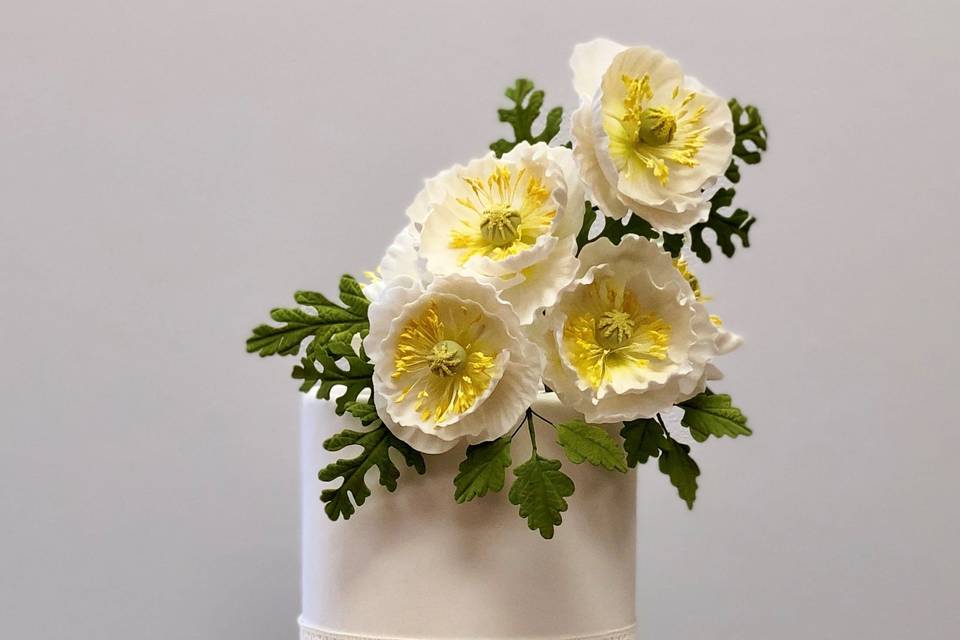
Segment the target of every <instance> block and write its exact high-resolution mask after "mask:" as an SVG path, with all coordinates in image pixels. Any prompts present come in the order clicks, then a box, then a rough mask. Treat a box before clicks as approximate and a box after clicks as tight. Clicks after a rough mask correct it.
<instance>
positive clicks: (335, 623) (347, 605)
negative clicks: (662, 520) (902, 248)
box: [301, 395, 636, 640]
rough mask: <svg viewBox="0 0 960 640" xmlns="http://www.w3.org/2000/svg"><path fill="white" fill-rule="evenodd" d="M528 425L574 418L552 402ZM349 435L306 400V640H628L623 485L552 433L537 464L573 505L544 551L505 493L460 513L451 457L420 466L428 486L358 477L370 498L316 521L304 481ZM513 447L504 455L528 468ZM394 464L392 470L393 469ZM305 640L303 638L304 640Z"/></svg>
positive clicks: (522, 440) (317, 507) (629, 532)
mask: <svg viewBox="0 0 960 640" xmlns="http://www.w3.org/2000/svg"><path fill="white" fill-rule="evenodd" d="M535 409H536V410H537V412H539V413H541V414H543V415H544V416H546V417H548V418H550V419H552V420H554V421H558V420H564V419H568V418H570V417H573V414H572V413H571V412H570V411H568V410H567V409H565V408H564V407H562V406H561V405H560V404H559V403H558V402H557V401H556V399H555V397H554V396H552V395H545V396H542V397H541V398H540V399H539V400H538V402H537V404H536V405H535ZM343 428H352V429H360V427H359V423H358V422H357V421H356V419H354V418H352V417H351V416H345V417H342V416H337V415H335V413H334V412H333V405H332V403H329V402H327V401H324V400H317V399H315V398H312V397H305V399H304V401H303V406H302V413H301V446H302V455H301V459H302V469H301V471H302V482H303V487H302V491H303V496H302V509H303V513H302V516H303V539H302V548H303V614H302V617H301V624H302V625H303V629H304V631H303V632H302V633H306V634H307V635H306V637H308V638H313V637H318V638H324V637H330V638H337V637H344V638H352V637H368V638H390V639H392V638H421V639H433V638H438V639H439V638H476V639H479V638H488V639H506V638H509V639H511V640H512V639H520V638H538V639H550V638H557V639H559V638H566V639H569V638H616V639H620V638H627V637H633V635H632V634H633V632H632V628H633V625H634V623H635V605H634V593H635V591H634V574H635V548H636V545H635V539H636V475H635V474H634V472H632V471H631V472H630V473H627V474H620V473H616V472H611V471H606V470H604V469H598V468H595V467H593V466H591V465H589V464H587V463H584V464H581V465H574V464H572V463H570V462H569V461H566V459H565V458H564V457H563V454H562V452H561V451H560V450H559V448H558V447H557V446H556V444H555V442H554V436H553V434H552V433H551V432H552V429H551V427H549V426H548V425H546V424H544V423H539V424H538V427H537V435H538V439H537V444H538V447H539V449H540V453H541V455H545V456H549V457H554V458H559V459H561V460H563V461H564V465H563V468H564V471H565V472H566V473H567V474H568V475H569V476H570V477H571V478H572V479H573V480H574V483H575V484H576V492H575V494H574V495H573V496H572V497H571V498H568V502H569V505H570V506H569V509H568V511H566V512H565V513H564V514H563V524H562V525H560V526H559V527H557V530H556V535H555V537H554V539H553V540H543V539H542V538H541V537H540V535H539V534H538V533H537V532H535V531H530V530H529V529H528V528H527V526H526V522H525V521H524V520H522V519H521V518H520V517H519V515H518V513H517V507H515V506H513V505H511V504H510V503H509V502H508V501H507V497H506V492H507V490H508V489H509V482H510V480H511V479H512V474H511V477H510V478H508V484H507V487H505V488H504V490H503V492H501V493H498V494H488V495H487V496H486V497H484V498H479V499H477V500H474V501H473V502H470V503H467V504H457V503H456V502H455V501H454V499H453V490H454V487H453V477H454V476H455V475H456V473H457V465H458V464H459V462H460V461H461V460H462V459H463V450H462V448H457V449H455V450H454V451H452V452H449V453H447V454H442V455H439V456H427V468H428V473H427V475H425V476H419V475H417V474H416V473H415V472H414V471H413V470H412V469H407V468H404V469H403V475H402V477H401V478H400V481H399V487H398V489H397V491H396V492H395V493H394V494H393V495H389V494H387V492H386V490H385V489H384V488H383V487H381V486H379V485H378V484H376V482H377V481H376V472H372V473H371V474H370V475H368V476H367V483H368V485H370V486H371V488H372V489H373V495H372V496H371V497H370V498H368V499H367V502H366V503H365V504H363V505H362V506H361V507H359V508H358V509H357V513H356V514H354V516H353V517H352V518H351V519H350V520H349V521H342V520H341V521H337V522H331V521H330V520H329V519H328V518H327V516H326V514H325V513H324V512H323V505H322V503H321V502H320V499H319V496H320V492H321V491H322V489H323V488H324V484H325V483H322V482H320V481H319V480H318V479H317V472H318V471H319V469H320V468H322V467H323V466H325V465H326V464H327V463H328V462H330V461H332V460H333V459H335V458H337V457H344V456H349V455H352V452H351V450H350V449H346V450H344V451H341V452H338V453H336V454H333V453H330V452H328V451H325V450H324V449H323V446H322V443H323V441H324V440H325V439H326V438H328V437H330V435H332V434H333V433H335V432H337V431H339V430H341V429H343ZM529 455H530V446H529V442H528V438H527V437H526V434H525V433H523V432H522V431H521V432H520V433H519V434H518V436H517V438H516V441H515V442H514V445H513V459H514V464H518V463H520V462H522V461H524V460H526V459H527V457H528V456H529ZM399 464H400V462H399V460H398V465H399ZM310 634H312V635H310Z"/></svg>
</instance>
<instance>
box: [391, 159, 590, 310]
mask: <svg viewBox="0 0 960 640" xmlns="http://www.w3.org/2000/svg"><path fill="white" fill-rule="evenodd" d="M584 198H585V196H584V188H583V185H582V183H581V182H580V179H579V177H578V175H577V170H576V164H575V163H574V161H573V154H572V152H571V151H570V150H568V149H565V148H563V147H550V146H548V145H546V144H543V143H538V144H535V145H530V144H527V143H521V144H519V145H517V146H516V147H515V148H514V149H513V150H511V151H510V152H508V153H506V154H504V156H503V157H502V158H500V159H497V158H496V157H495V156H494V155H493V154H492V153H490V154H487V155H486V156H484V157H482V158H479V159H476V160H473V161H472V162H470V163H468V164H467V165H466V166H455V167H453V168H451V169H448V170H446V171H444V172H442V173H440V174H439V175H437V176H436V177H434V178H432V179H430V180H428V181H427V183H426V186H425V187H424V189H423V191H421V192H420V194H419V195H417V197H416V199H415V200H414V202H413V204H412V205H411V206H410V208H409V209H408V210H407V214H408V216H409V217H410V219H411V221H412V222H413V223H414V224H415V225H416V226H418V227H419V228H420V233H421V237H420V254H421V256H422V257H423V258H424V259H425V261H426V266H427V270H428V271H429V272H430V273H432V274H435V275H446V274H452V273H460V274H464V275H469V276H471V277H474V278H477V279H479V280H482V281H484V282H487V283H489V284H492V285H493V286H494V287H495V288H496V289H497V290H498V291H499V292H500V295H501V297H502V298H503V299H504V300H506V301H507V302H509V303H510V304H511V305H512V306H513V308H514V310H515V311H516V313H517V315H518V316H519V317H520V319H521V322H522V323H523V324H527V323H529V322H530V321H531V320H532V319H533V316H534V312H535V311H536V310H537V309H538V308H540V307H543V306H549V305H550V304H552V303H553V302H554V301H555V299H556V294H557V292H558V291H559V290H560V289H562V288H563V287H564V286H566V285H567V284H568V283H569V282H570V280H571V279H572V278H573V276H574V275H575V273H576V270H577V264H578V263H577V259H576V255H575V254H576V234H577V232H578V231H579V230H580V226H581V224H582V223H583V214H584V207H583V203H584Z"/></svg>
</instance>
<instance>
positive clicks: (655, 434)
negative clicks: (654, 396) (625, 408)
mask: <svg viewBox="0 0 960 640" xmlns="http://www.w3.org/2000/svg"><path fill="white" fill-rule="evenodd" d="M620 435H621V436H623V448H624V450H626V452H627V464H628V465H629V466H631V467H635V466H637V464H638V463H639V464H645V463H646V462H647V460H649V459H650V458H656V457H658V456H659V455H660V448H661V447H662V446H663V443H664V442H665V440H664V436H663V428H662V427H661V426H660V424H659V423H658V422H657V421H656V420H654V419H653V418H641V419H639V420H630V421H628V422H624V423H623V429H621V430H620Z"/></svg>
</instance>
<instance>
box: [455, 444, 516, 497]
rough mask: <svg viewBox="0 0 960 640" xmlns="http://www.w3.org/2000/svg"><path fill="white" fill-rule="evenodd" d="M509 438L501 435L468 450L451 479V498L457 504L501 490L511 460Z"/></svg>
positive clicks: (471, 446)
mask: <svg viewBox="0 0 960 640" xmlns="http://www.w3.org/2000/svg"><path fill="white" fill-rule="evenodd" d="M512 443H513V437H512V436H509V435H507V436H503V437H502V438H497V439H496V440H492V441H490V442H484V443H482V444H474V445H470V446H469V447H467V457H466V458H465V459H464V460H463V462H461V463H460V467H459V473H458V474H457V476H456V477H455V478H454V479H453V485H454V487H455V491H454V494H453V497H454V498H455V499H456V501H457V502H458V503H461V504H462V503H464V502H469V501H470V500H473V499H474V498H482V497H483V496H485V495H487V492H488V491H493V492H497V491H500V490H501V489H503V485H504V482H505V481H506V473H507V469H508V468H510V465H511V464H512V463H513V460H512V459H511V458H510V445H511V444H512Z"/></svg>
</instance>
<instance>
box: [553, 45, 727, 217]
mask: <svg viewBox="0 0 960 640" xmlns="http://www.w3.org/2000/svg"><path fill="white" fill-rule="evenodd" d="M570 66H571V67H572V69H573V84H574V88H575V89H576V91H577V93H578V94H579V96H580V107H579V108H578V109H577V110H576V111H575V112H574V113H573V116H572V118H571V120H572V128H571V134H572V137H573V151H574V156H575V158H576V161H577V164H578V166H579V168H580V174H581V176H582V177H583V179H584V181H585V182H586V183H587V186H588V187H589V189H590V192H591V198H592V199H593V200H594V201H595V202H596V203H597V204H598V205H600V207H601V208H602V209H603V210H604V212H605V213H606V214H607V215H609V216H611V217H613V218H623V217H624V216H625V215H626V214H627V212H628V211H631V210H632V211H633V212H634V213H636V214H637V215H639V216H640V217H642V218H644V219H645V220H646V221H647V222H649V223H650V224H651V225H652V226H653V227H654V228H656V229H658V230H660V231H666V232H670V233H681V232H683V231H685V230H687V229H689V228H690V227H691V226H693V225H694V224H696V223H697V222H702V221H703V220H706V219H707V216H708V215H709V213H710V203H709V197H710V196H711V195H712V190H713V188H714V187H715V185H716V182H717V180H718V178H719V177H720V176H722V175H723V174H724V172H725V171H726V169H727V166H728V165H729V164H730V158H731V153H732V150H733V143H734V135H733V119H732V117H731V115H730V109H729V108H728V107H727V103H726V101H724V100H723V99H722V98H720V97H718V96H716V95H714V94H713V93H712V92H710V91H709V90H708V89H707V88H705V87H704V86H703V85H701V84H700V83H699V82H698V81H697V80H696V79H694V78H691V77H689V76H684V74H683V71H682V70H681V68H680V65H679V64H678V63H677V62H676V61H674V60H671V59H670V58H668V57H667V56H666V55H664V54H663V53H661V52H660V51H657V50H656V49H651V48H648V47H625V46H623V45H620V44H617V43H615V42H611V41H610V40H604V39H597V40H593V41H591V42H587V43H585V44H580V45H577V46H576V47H574V50H573V56H572V57H571V59H570Z"/></svg>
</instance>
